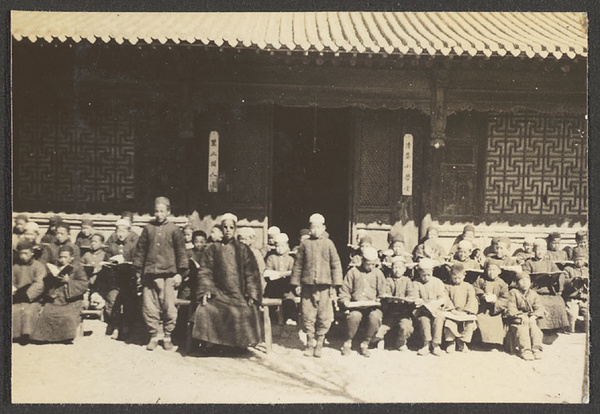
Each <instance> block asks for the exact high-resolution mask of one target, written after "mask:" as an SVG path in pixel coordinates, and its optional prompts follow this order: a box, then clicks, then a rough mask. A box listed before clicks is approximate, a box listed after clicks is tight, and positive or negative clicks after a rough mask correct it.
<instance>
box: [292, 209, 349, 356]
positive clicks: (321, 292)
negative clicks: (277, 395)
mask: <svg viewBox="0 0 600 414" xmlns="http://www.w3.org/2000/svg"><path fill="white" fill-rule="evenodd" d="M309 223H310V233H311V236H310V238H309V239H307V240H304V241H303V242H302V244H301V245H300V247H299V248H298V253H297V256H296V260H295V261H294V268H293V269H292V278H291V280H290V285H292V286H300V287H301V292H300V296H301V301H300V309H301V313H302V330H303V331H304V332H305V333H306V337H307V342H306V349H305V350H304V355H305V356H311V355H314V356H315V357H317V358H320V357H321V356H322V353H323V342H324V341H325V334H326V333H327V332H328V331H329V328H330V327H331V323H332V322H333V303H332V300H333V297H332V296H333V295H332V290H333V287H334V286H341V285H342V264H341V262H340V256H339V255H338V252H337V250H336V248H335V245H334V244H333V242H332V241H331V240H330V239H329V238H327V237H326V236H325V235H324V233H325V217H323V216H322V215H321V214H318V213H317V214H313V215H312V216H310V219H309ZM315 339H316V345H314V340H315Z"/></svg>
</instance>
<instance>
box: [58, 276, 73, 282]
mask: <svg viewBox="0 0 600 414" xmlns="http://www.w3.org/2000/svg"><path fill="white" fill-rule="evenodd" d="M56 277H57V278H58V280H60V281H61V282H63V283H67V282H68V281H69V280H70V278H69V275H58V276H56Z"/></svg>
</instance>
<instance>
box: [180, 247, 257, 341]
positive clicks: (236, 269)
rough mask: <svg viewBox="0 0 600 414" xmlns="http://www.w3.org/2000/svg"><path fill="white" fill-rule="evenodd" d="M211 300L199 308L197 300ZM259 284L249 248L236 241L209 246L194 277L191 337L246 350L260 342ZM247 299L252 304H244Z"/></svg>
mask: <svg viewBox="0 0 600 414" xmlns="http://www.w3.org/2000/svg"><path fill="white" fill-rule="evenodd" d="M207 293H210V294H211V295H212V298H211V299H210V300H209V301H208V303H206V304H205V305H202V304H201V303H200V298H201V297H202V296H203V295H205V294H207ZM261 293H262V288H261V282H260V275H259V271H258V265H257V263H256V259H255V258H254V255H253V253H252V251H251V250H250V248H249V247H248V246H246V245H244V244H242V243H239V242H238V241H236V240H233V239H231V240H229V241H228V242H225V243H213V244H212V245H210V246H209V247H208V248H207V249H206V251H205V254H204V255H202V257H201V262H200V270H199V271H198V274H197V284H196V292H195V295H194V296H195V299H196V302H197V303H198V305H197V307H196V311H195V313H194V317H193V330H192V337H193V338H195V339H199V340H202V341H206V342H210V343H213V344H220V345H227V346H235V347H247V346H252V345H256V344H258V343H259V342H261V339H262V328H261V324H260V315H259V312H258V306H257V303H260V300H261ZM248 299H253V300H254V301H255V303H253V304H250V305H249V304H248Z"/></svg>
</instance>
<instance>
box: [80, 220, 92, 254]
mask: <svg viewBox="0 0 600 414" xmlns="http://www.w3.org/2000/svg"><path fill="white" fill-rule="evenodd" d="M93 235H94V222H93V221H92V220H90V219H83V220H81V231H80V232H79V233H78V234H77V237H76V238H75V244H76V245H77V247H79V249H80V250H85V251H88V250H89V249H90V244H91V243H92V236H93ZM82 256H83V254H82Z"/></svg>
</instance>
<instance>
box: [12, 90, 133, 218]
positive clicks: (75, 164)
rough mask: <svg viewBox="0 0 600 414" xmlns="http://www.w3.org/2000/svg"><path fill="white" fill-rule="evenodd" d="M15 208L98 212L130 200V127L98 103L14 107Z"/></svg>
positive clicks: (125, 117)
mask: <svg viewBox="0 0 600 414" xmlns="http://www.w3.org/2000/svg"><path fill="white" fill-rule="evenodd" d="M13 154H14V156H13V159H14V170H13V189H14V206H15V209H19V210H48V209H50V210H54V211H57V210H63V211H78V210H81V209H89V211H92V209H93V210H94V211H102V210H104V209H105V208H110V206H111V205H112V206H114V205H122V203H125V202H127V201H129V200H132V199H133V197H134V187H135V185H134V125H133V122H132V120H131V117H130V116H128V115H127V112H126V111H122V110H120V108H118V107H117V106H116V105H115V104H113V103H110V102H102V103H100V102H99V103H96V102H94V103H93V104H88V103H85V104H80V105H76V104H73V106H71V107H67V106H66V105H60V104H57V102H37V103H35V104H34V103H32V102H29V105H28V106H27V107H25V106H22V105H15V107H14V141H13Z"/></svg>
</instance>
